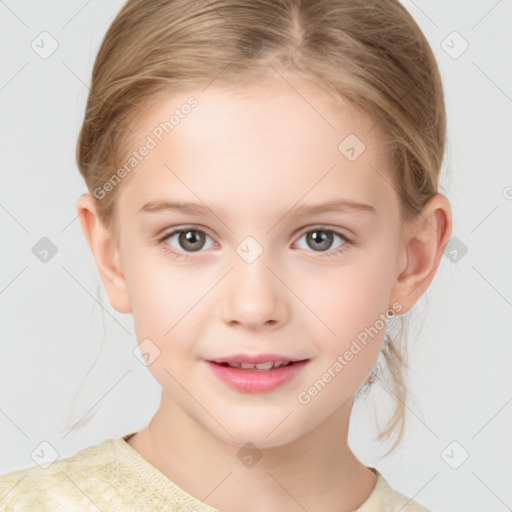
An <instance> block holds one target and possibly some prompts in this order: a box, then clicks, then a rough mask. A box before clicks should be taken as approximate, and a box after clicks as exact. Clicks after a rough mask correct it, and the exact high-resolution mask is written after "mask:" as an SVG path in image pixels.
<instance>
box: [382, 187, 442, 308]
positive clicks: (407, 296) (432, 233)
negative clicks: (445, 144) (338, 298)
mask: <svg viewBox="0 0 512 512" xmlns="http://www.w3.org/2000/svg"><path fill="white" fill-rule="evenodd" d="M451 231H452V215H451V207H450V202H449V201H448V199H447V198H446V197H445V196H443V195H442V194H436V195H434V196H433V197H431V198H430V199H429V201H428V202H427V204H426V205H425V207H424V208H423V211H422V213H421V214H420V215H419V216H418V218H417V219H416V220H414V221H413V222H412V223H411V224H409V225H408V226H407V227H406V229H405V233H406V237H405V243H404V248H403V251H405V258H404V259H405V261H406V264H405V268H402V269H401V270H400V271H399V274H398V276H397V279H396V283H395V286H394V288H393V293H392V299H393V300H395V301H398V302H400V304H401V305H402V311H401V312H402V313H406V312H407V311H409V310H410V309H411V308H412V306H413V305H414V304H415V303H416V302H417V300H418V299H419V298H420V297H421V296H422V295H423V293H424V292H425V291H426V290H427V288H428V287H429V285H430V283H431V282H432V279H433V278H434V275H435V273H436V270H437V267H438V266H439V263H440V261H441V258H442V256H443V250H444V248H445V247H446V244H447V243H448V241H449V239H450V236H451ZM393 300H392V301H391V303H393Z"/></svg>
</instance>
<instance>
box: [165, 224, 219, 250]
mask: <svg viewBox="0 0 512 512" xmlns="http://www.w3.org/2000/svg"><path fill="white" fill-rule="evenodd" d="M173 239H174V244H176V245H173ZM206 239H209V240H211V241H212V243H211V244H210V245H209V246H208V244H207V243H205V242H206ZM159 242H161V243H162V244H163V245H164V249H165V250H166V251H169V252H171V253H173V255H175V256H176V257H180V256H183V257H185V255H186V254H182V253H192V252H199V251H201V249H203V248H205V246H206V249H209V248H211V247H213V246H214V243H213V240H212V239H211V238H210V237H209V236H208V235H207V234H206V233H204V231H201V230H199V229H194V228H192V227H188V228H187V227H185V228H181V229H175V230H173V231H170V232H167V233H165V235H163V236H162V237H161V238H160V239H159Z"/></svg>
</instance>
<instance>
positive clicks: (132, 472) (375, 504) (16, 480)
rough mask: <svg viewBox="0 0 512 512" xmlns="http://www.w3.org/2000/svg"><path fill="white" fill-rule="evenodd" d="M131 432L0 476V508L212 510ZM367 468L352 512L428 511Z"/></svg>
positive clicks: (37, 511) (28, 511)
mask: <svg viewBox="0 0 512 512" xmlns="http://www.w3.org/2000/svg"><path fill="white" fill-rule="evenodd" d="M134 434H135V432H132V433H131V434H127V435H126V436H124V437H121V438H117V439H106V440H105V441H103V442H102V443H100V444H98V445H95V446H90V447H88V448H84V449H83V450H81V451H79V452H78V453H77V454H75V455H73V456H72V457H68V458H66V459H60V460H56V461H55V462H53V463H52V464H51V465H50V466H49V467H47V468H46V469H44V468H43V467H40V466H33V467H30V468H27V469H22V470H18V471H14V472H11V473H7V474H5V475H1V476H0V511H1V512H85V511H91V512H93V511H94V512H111V511H116V512H120V511H123V512H146V511H147V512H150V511H151V512H158V511H162V512H164V511H165V512H173V511H179V512H215V511H217V512H218V509H215V508H213V507H211V506H209V505H207V504H206V503H204V502H203V501H201V500H200V499H199V498H195V497H194V496H191V495H190V494H188V493H187V492H185V491H184V490H183V489H181V488H180V487H178V486H177V485H176V484H175V483H174V482H172V481H171V480H169V478H167V477H166V476H165V475H164V474H163V473H161V472H160V471H159V470H158V469H157V468H155V467H154V466H153V465H151V464H150V463H149V462H148V461H147V460H146V459H145V458H144V457H142V455H140V454H139V452H137V451H136V450H134V449H133V448H132V447H131V446H130V445H129V444H128V443H127V442H126V440H127V439H129V438H130V437H131V436H132V435H134ZM370 469H371V470H372V471H374V472H375V473H376V475H377V484H376V487H375V489H374V491H373V492H372V494H371V495H370V497H369V498H368V499H367V500H366V502H365V503H364V504H363V505H362V506H361V507H360V508H359V509H358V510H357V512H377V511H379V512H398V511H400V512H429V511H428V510H427V509H426V508H424V507H422V506H421V505H420V504H418V503H416V502H415V501H412V500H409V499H408V498H406V497H405V496H404V495H402V494H400V493H399V492H397V491H395V490H394V489H392V488H391V487H390V486H389V484H388V483H387V481H386V480H385V479H384V477H383V476H382V475H381V474H380V473H379V472H378V471H377V470H376V469H375V468H370ZM262 512H264V511H262ZM310 512H316V511H310Z"/></svg>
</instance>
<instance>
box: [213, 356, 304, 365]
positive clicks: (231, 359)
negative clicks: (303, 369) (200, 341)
mask: <svg viewBox="0 0 512 512" xmlns="http://www.w3.org/2000/svg"><path fill="white" fill-rule="evenodd" d="M305 359H306V358H296V357H290V356H285V355H281V354H234V355H232V356H227V357H219V358H215V359H210V360H209V361H212V362H214V363H250V364H258V363H268V362H272V363H275V362H277V361H291V362H296V361H304V360H305Z"/></svg>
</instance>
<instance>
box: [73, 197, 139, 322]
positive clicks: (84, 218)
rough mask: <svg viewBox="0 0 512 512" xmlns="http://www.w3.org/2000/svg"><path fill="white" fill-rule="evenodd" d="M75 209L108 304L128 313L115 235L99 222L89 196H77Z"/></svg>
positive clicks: (94, 204) (94, 206) (94, 205)
mask: <svg viewBox="0 0 512 512" xmlns="http://www.w3.org/2000/svg"><path fill="white" fill-rule="evenodd" d="M76 209H77V212H78V215H79V217H80V223H81V225H82V230H83V232H84V234H85V238H86V240H87V244H88V245H89V249H90V250H91V252H92V255H93V256H94V259H95V261H96V265H97V267H98V270H99V272H100V277H101V280H102V282H103V286H104V287H105V290H106V292H107V295H108V298H109V301H110V304H111V305H112V307H113V308H114V309H115V310H116V311H119V312H120V313H130V312H131V307H130V302H129V298H128V293H127V290H126V283H125V279H124V276H123V272H122V268H121V258H120V253H119V247H118V244H117V241H116V239H115V236H114V234H113V233H112V232H111V231H110V230H108V229H107V228H106V227H105V226H104V224H103V223H102V222H101V220H100V218H99V217H98V213H97V209H96V203H95V200H94V198H93V197H92V196H91V195H90V194H82V195H81V196H80V198H79V199H78V202H77V204H76Z"/></svg>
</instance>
